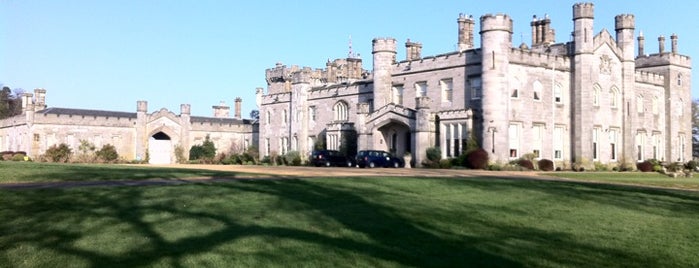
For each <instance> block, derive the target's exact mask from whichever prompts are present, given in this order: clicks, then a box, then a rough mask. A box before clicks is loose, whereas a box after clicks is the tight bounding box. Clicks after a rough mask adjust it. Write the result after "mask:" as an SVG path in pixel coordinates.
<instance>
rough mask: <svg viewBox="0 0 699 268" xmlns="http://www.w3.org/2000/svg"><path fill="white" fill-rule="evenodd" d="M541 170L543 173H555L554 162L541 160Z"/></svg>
mask: <svg viewBox="0 0 699 268" xmlns="http://www.w3.org/2000/svg"><path fill="white" fill-rule="evenodd" d="M539 170H541V171H553V161H551V160H548V159H541V160H539Z"/></svg>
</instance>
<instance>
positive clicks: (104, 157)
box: [95, 143, 119, 163]
mask: <svg viewBox="0 0 699 268" xmlns="http://www.w3.org/2000/svg"><path fill="white" fill-rule="evenodd" d="M95 155H97V159H99V160H101V161H104V162H107V163H112V162H114V161H116V160H117V159H119V153H117V150H116V148H115V147H114V145H111V144H109V143H107V144H105V145H103V146H102V148H100V149H99V150H97V152H95Z"/></svg>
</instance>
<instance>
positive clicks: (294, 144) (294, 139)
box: [291, 136, 299, 151]
mask: <svg viewBox="0 0 699 268" xmlns="http://www.w3.org/2000/svg"><path fill="white" fill-rule="evenodd" d="M291 150H294V151H298V150H299V138H298V137H296V136H293V137H292V138H291Z"/></svg>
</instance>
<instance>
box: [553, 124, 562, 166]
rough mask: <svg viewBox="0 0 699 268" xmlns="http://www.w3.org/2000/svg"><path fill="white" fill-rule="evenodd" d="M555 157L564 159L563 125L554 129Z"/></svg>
mask: <svg viewBox="0 0 699 268" xmlns="http://www.w3.org/2000/svg"><path fill="white" fill-rule="evenodd" d="M553 159H556V160H560V159H563V127H559V126H557V127H554V129H553Z"/></svg>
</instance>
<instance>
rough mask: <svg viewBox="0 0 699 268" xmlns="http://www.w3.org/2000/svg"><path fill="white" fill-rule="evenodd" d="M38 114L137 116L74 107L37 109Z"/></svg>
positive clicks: (134, 115)
mask: <svg viewBox="0 0 699 268" xmlns="http://www.w3.org/2000/svg"><path fill="white" fill-rule="evenodd" d="M36 113H37V114H57V115H58V114H64V115H80V116H100V117H124V118H136V113H127V112H114V111H102V110H86V109H72V108H56V107H51V108H47V109H44V110H41V111H37V112H36Z"/></svg>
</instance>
